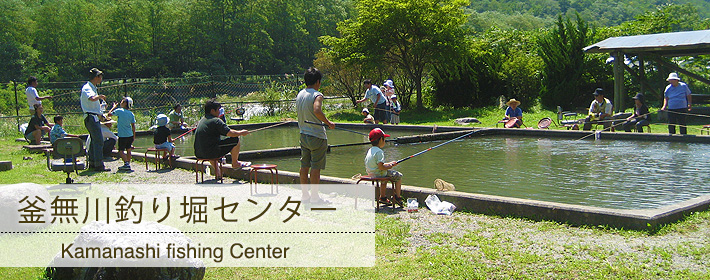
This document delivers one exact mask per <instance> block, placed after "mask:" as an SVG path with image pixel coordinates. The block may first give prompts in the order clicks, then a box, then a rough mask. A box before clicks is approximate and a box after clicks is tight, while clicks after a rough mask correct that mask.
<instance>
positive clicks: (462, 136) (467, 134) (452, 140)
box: [397, 129, 485, 164]
mask: <svg viewBox="0 0 710 280" xmlns="http://www.w3.org/2000/svg"><path fill="white" fill-rule="evenodd" d="M483 130H485V129H479V130H474V131H471V132H469V133H466V134H464V135H461V136H459V137H456V138H454V139H451V140H449V141H446V142H444V143H441V144H439V145H436V146H434V147H431V148H429V149H426V150H423V151H421V152H418V153H416V154H413V155H411V156H408V157H406V158H403V159H400V160H398V161H397V164H399V163H400V162H403V161H405V160H408V159H410V158H413V157H416V156H418V155H421V154H423V153H426V152H428V151H431V150H433V149H436V148H438V147H441V146H444V145H446V144H449V143H451V142H454V141H456V140H459V139H461V138H464V137H466V136H469V135H471V134H474V133H476V132H480V131H483Z"/></svg>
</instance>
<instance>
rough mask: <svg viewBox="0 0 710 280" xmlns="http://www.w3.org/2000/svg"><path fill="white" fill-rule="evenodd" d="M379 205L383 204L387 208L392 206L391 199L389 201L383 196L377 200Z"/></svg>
mask: <svg viewBox="0 0 710 280" xmlns="http://www.w3.org/2000/svg"><path fill="white" fill-rule="evenodd" d="M377 202H378V203H380V204H383V205H385V206H388V205H392V202H390V200H389V199H387V197H386V196H382V197H380V198H379V199H378V200H377Z"/></svg>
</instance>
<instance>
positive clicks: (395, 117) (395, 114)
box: [390, 94, 402, 124]
mask: <svg viewBox="0 0 710 280" xmlns="http://www.w3.org/2000/svg"><path fill="white" fill-rule="evenodd" d="M391 99H392V119H391V120H390V123H391V124H399V112H402V104H399V101H398V100H397V95H396V94H393V95H392V97H391Z"/></svg>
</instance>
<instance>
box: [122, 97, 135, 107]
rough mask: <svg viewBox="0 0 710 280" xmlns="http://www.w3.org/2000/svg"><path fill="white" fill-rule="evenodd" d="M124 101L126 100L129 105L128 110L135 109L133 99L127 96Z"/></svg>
mask: <svg viewBox="0 0 710 280" xmlns="http://www.w3.org/2000/svg"><path fill="white" fill-rule="evenodd" d="M124 99H126V103H128V109H131V108H133V98H130V97H128V96H126V97H125V98H124Z"/></svg>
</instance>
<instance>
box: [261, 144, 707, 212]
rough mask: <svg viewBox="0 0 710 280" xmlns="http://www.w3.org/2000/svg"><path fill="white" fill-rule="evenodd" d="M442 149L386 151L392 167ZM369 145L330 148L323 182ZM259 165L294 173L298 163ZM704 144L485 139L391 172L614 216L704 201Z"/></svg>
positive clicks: (349, 167)
mask: <svg viewBox="0 0 710 280" xmlns="http://www.w3.org/2000/svg"><path fill="white" fill-rule="evenodd" d="M438 143H440V142H435V143H421V144H407V145H398V146H394V145H392V144H388V145H387V146H386V147H385V149H384V150H385V155H386V158H387V161H391V160H398V159H401V158H404V157H406V156H408V155H411V154H414V153H416V152H419V151H421V150H424V149H426V148H429V147H432V146H434V145H436V144H438ZM367 149H369V146H367V145H366V146H350V147H341V148H333V149H332V152H331V153H330V154H328V157H327V162H328V163H327V168H326V169H325V170H323V171H322V174H323V175H328V176H335V177H341V178H350V177H352V176H353V175H355V174H357V173H364V172H365V170H364V157H365V153H366V151H367ZM263 161H264V162H259V163H273V164H277V165H278V166H279V169H280V170H288V171H294V172H297V171H298V169H299V157H297V156H296V157H287V158H270V159H264V160H263ZM708 161H710V145H704V144H692V143H691V144H689V143H668V142H641V141H614V140H602V141H594V140H590V141H586V140H585V141H574V140H565V139H541V138H532V137H504V136H487V137H474V138H470V139H467V140H463V141H457V142H453V143H451V144H448V145H445V146H442V147H440V148H437V149H435V150H432V151H430V152H427V153H424V154H422V155H421V156H418V157H415V158H412V159H410V160H408V161H405V162H402V163H401V164H400V165H399V166H397V167H395V169H396V170H399V171H400V172H402V173H403V174H404V178H403V184H405V185H412V186H420V187H428V188H434V180H435V179H437V178H440V179H443V180H445V181H447V182H449V183H452V184H454V185H455V186H456V190H458V191H464V192H471V193H481V194H491V195H499V196H507V197H517V198H525V199H535V200H542V201H550V202H561V203H569V204H579V205H588V206H598V207H607V208H617V209H647V208H657V207H661V206H665V205H670V204H674V203H678V202H681V201H684V200H687V199H690V198H694V197H697V196H699V195H706V194H710V188H708V187H707V180H708V177H710V164H708Z"/></svg>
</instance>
